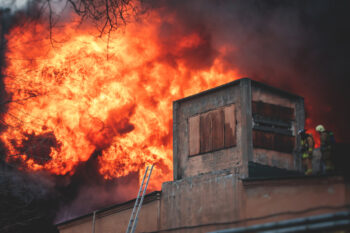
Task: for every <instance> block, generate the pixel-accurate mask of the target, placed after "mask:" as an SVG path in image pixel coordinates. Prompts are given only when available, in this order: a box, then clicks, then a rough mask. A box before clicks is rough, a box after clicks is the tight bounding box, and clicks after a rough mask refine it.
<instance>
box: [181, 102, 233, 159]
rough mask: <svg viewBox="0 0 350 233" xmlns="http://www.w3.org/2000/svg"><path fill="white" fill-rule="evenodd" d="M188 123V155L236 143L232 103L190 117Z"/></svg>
mask: <svg viewBox="0 0 350 233" xmlns="http://www.w3.org/2000/svg"><path fill="white" fill-rule="evenodd" d="M188 124H189V127H188V128H189V154H190V155H196V154H200V153H206V152H210V151H215V150H220V149H223V148H226V147H231V146H235V145H236V119H235V108H234V105H230V106H228V107H224V108H220V109H217V110H213V111H210V112H207V113H203V114H200V115H197V116H193V117H190V118H189V120H188Z"/></svg>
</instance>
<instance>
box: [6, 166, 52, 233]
mask: <svg viewBox="0 0 350 233" xmlns="http://www.w3.org/2000/svg"><path fill="white" fill-rule="evenodd" d="M54 186H55V183H54V181H53V180H51V179H49V176H47V175H45V174H42V173H32V174H26V173H23V172H21V171H18V170H17V169H14V168H13V167H10V166H8V165H6V164H4V163H2V162H0V190H1V191H0V204H1V210H0V231H1V232H6V233H22V232H46V233H48V232H52V233H54V232H56V229H55V227H54V226H53V225H52V222H53V220H54V218H55V215H56V209H57V204H58V202H57V201H58V196H57V192H55V189H54Z"/></svg>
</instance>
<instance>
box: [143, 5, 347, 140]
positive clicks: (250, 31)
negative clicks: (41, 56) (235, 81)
mask: <svg viewBox="0 0 350 233" xmlns="http://www.w3.org/2000/svg"><path fill="white" fill-rule="evenodd" d="M146 5H147V6H148V7H149V8H152V9H157V10H158V11H159V12H161V13H162V14H163V17H165V18H166V16H168V15H175V18H176V23H178V24H179V25H177V27H180V28H181V30H182V31H197V30H201V31H202V33H205V34H206V37H207V38H210V44H208V48H210V50H211V53H209V54H206V56H202V55H203V54H197V55H198V56H197V57H196V58H194V57H193V56H192V57H191V59H196V60H197V61H201V60H202V59H209V60H207V61H209V62H208V63H207V65H208V66H210V65H212V64H211V63H210V60H211V61H212V60H213V58H215V56H224V57H225V61H226V66H227V67H228V68H232V67H236V68H238V69H239V71H240V73H242V74H244V76H247V77H251V78H253V79H256V80H258V81H262V82H265V83H268V84H270V85H272V86H275V87H279V88H282V89H284V90H286V91H289V92H293V93H296V94H298V95H301V96H303V97H305V102H306V110H307V117H308V118H309V119H310V120H311V121H308V122H309V123H308V125H307V126H308V127H315V126H316V125H317V124H323V125H325V127H326V128H327V129H329V130H332V131H334V132H335V136H336V139H337V141H350V134H349V133H348V132H349V130H350V124H349V123H348V118H349V116H350V110H349V108H347V107H346V106H347V105H348V99H349V97H350V96H349V95H350V94H349V92H348V91H347V89H348V86H349V84H350V82H349V79H348V78H347V77H348V76H349V73H350V68H349V65H348V64H350V63H349V62H350V56H349V54H350V45H349V43H348V42H347V41H348V39H349V35H348V31H349V29H350V25H349V24H348V23H347V22H349V20H350V16H349V14H348V9H350V8H349V7H350V3H349V2H348V1H331V0H321V1H318V0H313V1H255V0H251V1H246V0H236V1H229V2H228V1H200V0H194V1H146ZM172 27H174V25H164V28H165V29H164V30H165V31H166V32H164V30H163V31H162V33H160V36H161V37H164V34H165V37H169V38H171V37H174V36H176V35H175V33H178V32H177V31H176V30H174V31H172V30H171V28H172ZM169 28H170V29H169ZM223 48H226V50H223ZM215 51H216V52H217V53H216V54H215ZM222 51H224V52H222ZM192 55H193V54H192ZM192 62H193V61H192ZM202 68H204V67H202Z"/></svg>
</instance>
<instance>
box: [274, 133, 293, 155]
mask: <svg viewBox="0 0 350 233" xmlns="http://www.w3.org/2000/svg"><path fill="white" fill-rule="evenodd" d="M294 144H295V137H293V136H287V135H277V136H276V137H275V150H277V151H282V152H287V153H292V152H293V149H294Z"/></svg>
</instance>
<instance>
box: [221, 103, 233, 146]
mask: <svg viewBox="0 0 350 233" xmlns="http://www.w3.org/2000/svg"><path fill="white" fill-rule="evenodd" d="M224 115H225V126H224V128H225V136H224V138H225V142H224V146H225V147H231V146H235V145H236V115H235V106H234V105H231V106H228V107H225V108H224Z"/></svg>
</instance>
